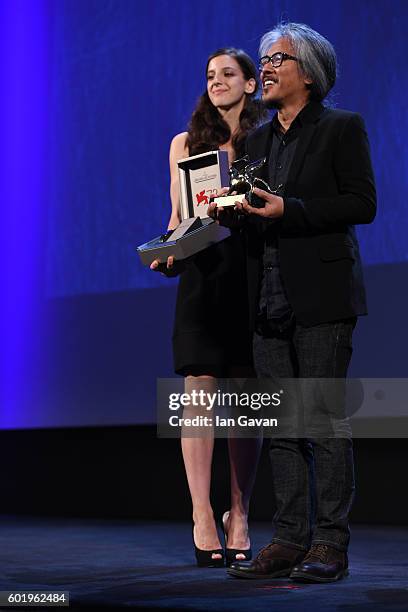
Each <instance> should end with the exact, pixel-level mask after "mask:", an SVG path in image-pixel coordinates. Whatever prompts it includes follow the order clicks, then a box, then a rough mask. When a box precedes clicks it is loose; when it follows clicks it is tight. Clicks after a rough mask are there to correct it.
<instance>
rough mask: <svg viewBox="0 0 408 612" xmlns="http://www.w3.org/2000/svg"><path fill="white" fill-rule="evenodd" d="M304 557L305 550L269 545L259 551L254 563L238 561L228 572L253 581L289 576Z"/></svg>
mask: <svg viewBox="0 0 408 612" xmlns="http://www.w3.org/2000/svg"><path fill="white" fill-rule="evenodd" d="M304 556H305V551H304V550H299V549H298V548H293V547H291V546H283V544H268V545H267V546H264V548H262V549H261V550H260V551H259V553H258V554H257V556H256V557H255V559H254V560H253V561H251V562H250V563H248V562H245V561H236V562H235V563H232V564H231V566H230V567H229V568H228V569H227V572H228V574H230V575H231V576H236V577H237V578H252V579H257V578H258V579H259V578H278V577H279V576H289V574H290V572H291V570H292V569H293V567H294V566H295V565H296V564H297V563H300V562H301V560H302V559H303V557H304Z"/></svg>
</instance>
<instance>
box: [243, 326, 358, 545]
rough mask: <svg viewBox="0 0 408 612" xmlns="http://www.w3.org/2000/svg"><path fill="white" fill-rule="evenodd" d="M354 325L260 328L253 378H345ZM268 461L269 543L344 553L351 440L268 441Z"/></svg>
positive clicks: (351, 470)
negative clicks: (271, 533)
mask: <svg viewBox="0 0 408 612" xmlns="http://www.w3.org/2000/svg"><path fill="white" fill-rule="evenodd" d="M355 323H356V320H355V319H347V320H344V321H338V322H333V323H324V324H320V325H315V326H313V327H304V326H301V325H297V324H294V325H293V326H292V327H291V328H289V329H287V330H285V331H284V332H277V331H276V330H273V329H272V331H270V333H268V330H267V329H265V328H263V329H262V331H261V333H258V332H256V333H255V335H254V362H255V369H256V373H257V376H258V377H260V378H270V377H272V378H275V377H281V378H303V379H305V378H320V379H322V378H336V379H339V378H340V379H341V378H345V377H346V374H347V369H348V366H349V363H350V359H351V354H352V334H353V330H354V327H355ZM306 398H307V394H306ZM306 401H307V400H306ZM337 410H338V407H336V411H337ZM270 457H271V464H272V478H273V486H274V492H275V500H276V513H275V516H274V527H275V533H274V537H273V540H272V541H273V542H280V543H281V544H289V545H291V546H294V547H297V548H299V549H302V550H307V549H308V548H309V547H310V545H311V544H327V545H329V546H333V547H335V548H337V549H338V550H342V551H345V550H347V547H348V544H349V540H350V531H349V526H348V516H349V512H350V508H351V505H352V501H353V496H354V488H355V486H354V467H353V448H352V441H351V439H350V437H327V438H325V437H316V438H313V437H312V438H285V439H272V440H271V445H270Z"/></svg>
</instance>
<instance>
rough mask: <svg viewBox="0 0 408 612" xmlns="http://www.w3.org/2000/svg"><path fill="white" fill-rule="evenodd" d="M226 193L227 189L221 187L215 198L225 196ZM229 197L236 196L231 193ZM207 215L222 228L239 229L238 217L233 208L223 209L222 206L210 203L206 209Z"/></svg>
mask: <svg viewBox="0 0 408 612" xmlns="http://www.w3.org/2000/svg"><path fill="white" fill-rule="evenodd" d="M228 191H229V190H228V187H223V188H222V189H220V190H219V191H218V192H217V196H216V197H220V196H223V195H226V194H227V193H228ZM231 195H236V193H232V194H231ZM207 215H208V216H209V217H211V218H212V219H214V220H215V221H217V223H219V224H220V225H223V226H224V227H231V228H234V227H241V221H240V219H239V215H238V213H237V211H236V210H235V209H234V207H233V206H228V207H227V208H223V207H222V206H219V205H218V206H217V205H216V204H215V203H214V202H211V203H210V205H209V207H208V209H207Z"/></svg>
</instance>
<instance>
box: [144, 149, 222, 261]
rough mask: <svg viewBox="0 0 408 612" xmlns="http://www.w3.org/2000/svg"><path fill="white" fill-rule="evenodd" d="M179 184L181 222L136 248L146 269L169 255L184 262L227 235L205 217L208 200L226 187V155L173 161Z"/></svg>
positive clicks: (203, 154) (206, 154)
mask: <svg viewBox="0 0 408 612" xmlns="http://www.w3.org/2000/svg"><path fill="white" fill-rule="evenodd" d="M177 164H178V171H179V183H180V212H181V219H182V220H181V223H180V225H179V226H178V227H176V229H174V230H172V231H169V232H167V233H166V234H164V235H162V236H157V238H154V239H153V240H150V241H149V242H146V243H145V244H141V245H140V246H139V247H137V251H138V253H139V256H140V259H141V261H142V263H143V264H144V265H146V266H148V265H150V264H151V263H152V262H153V261H154V260H155V259H157V260H158V261H160V262H161V263H165V262H166V261H167V258H168V257H170V256H171V255H173V256H174V257H175V259H179V260H182V259H186V258H188V257H191V256H192V255H195V254H196V253H198V252H199V251H202V250H204V249H206V248H208V247H209V246H211V245H213V244H216V243H217V242H220V241H221V240H224V238H227V237H228V236H229V235H230V231H229V229H227V228H225V227H222V226H220V225H219V224H218V223H216V222H215V221H214V220H213V219H211V218H209V217H208V215H207V209H208V205H209V203H210V197H211V196H213V195H214V194H215V193H216V191H217V190H218V189H221V187H228V185H229V172H228V153H227V152H226V151H210V152H208V153H201V154H200V155H193V156H192V157H187V158H185V159H181V160H180V161H178V162H177Z"/></svg>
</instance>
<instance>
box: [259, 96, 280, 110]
mask: <svg viewBox="0 0 408 612" xmlns="http://www.w3.org/2000/svg"><path fill="white" fill-rule="evenodd" d="M262 104H263V106H264V108H266V109H267V110H279V109H280V108H282V103H281V101H280V100H264V99H263V98H262Z"/></svg>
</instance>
